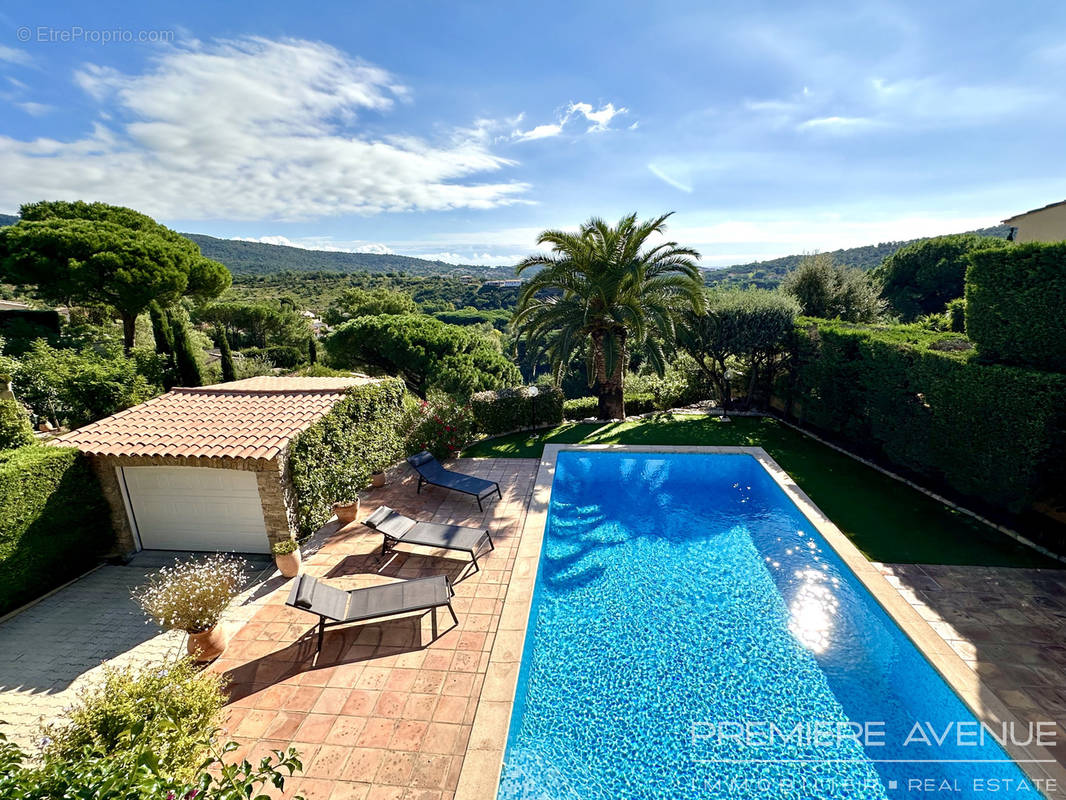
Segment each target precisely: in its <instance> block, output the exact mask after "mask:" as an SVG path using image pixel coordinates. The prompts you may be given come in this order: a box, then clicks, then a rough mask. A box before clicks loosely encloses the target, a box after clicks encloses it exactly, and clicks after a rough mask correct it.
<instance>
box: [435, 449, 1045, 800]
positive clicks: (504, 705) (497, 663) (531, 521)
mask: <svg viewBox="0 0 1066 800" xmlns="http://www.w3.org/2000/svg"><path fill="white" fill-rule="evenodd" d="M582 451H584V452H594V451H615V452H630V453H706V454H719V455H750V456H753V457H754V458H755V459H756V460H757V461H758V462H759V463H760V464H761V465H762V467H763V468H764V469H765V470H766V471H767V473H769V475H770V477H771V478H773V480H774V482H775V483H777V485H778V486H780V487H781V489H782V491H784V492H785V494H786V495H787V496H788V497H789V499H790V500H792V502H793V503H795V505H796V507H797V508H798V509H799V510H800V512H801V513H802V514H803V515H804V516H805V517H806V518H807V520H808V521H809V522H810V523H811V524H812V525H813V526H814V527H815V529H816V530H817V531H818V532H819V533H820V534H821V535H822V537H823V538H824V539H825V540H826V541H827V542H828V543H829V545H830V546H831V547H832V548H833V550H835V551H836V553H837V555H838V556H840V558H841V560H843V561H844V563H845V564H846V565H847V566H848V568H849V569H850V570H851V571H852V572H853V573H854V574H855V575H856V576H857V577H858V579H859V580H860V581H861V582H862V584H863V586H865V587H866V590H867V591H868V592H870V594H871V595H872V596H873V597H874V599H875V600H876V601H877V602H878V604H879V605H880V606H881V607H882V608H883V609H884V611H885V613H886V614H888V616H889V617H890V618H891V619H892V620H893V621H894V622H895V623H896V624H897V625H898V626H899V628H900V629H901V630H902V631H903V633H904V634H905V635H906V636H907V638H909V639H910V640H911V642H912V643H913V644H914V646H915V647H916V648H918V651H919V652H920V653H921V654H922V655H923V656H924V657H925V658H926V660H927V661H928V662H929V663H930V664H931V665H932V666H933V668H934V669H935V670H936V671H937V673H939V674H940V676H941V677H942V678H943V679H944V681H945V682H946V683H947V684H948V686H949V687H951V689H952V691H954V692H955V694H957V695H958V696H959V698H960V699H961V700H962V701H963V704H964V705H966V707H967V708H968V709H969V710H970V712H971V713H972V714H973V715H974V717H975V718H976V719H977V720H979V721H980V722H983V723H986V724H987V725H989V726H990V727H992V728H993V729H995V728H996V727H997V726H1000V725H1002V724H1003V723H1006V724H1008V725H1010V724H1014V725H1016V726H1020V725H1023V724H1024V723H1023V721H1022V720H1019V719H1018V718H1017V717H1016V716H1015V715H1014V714H1013V713H1012V712H1011V711H1010V710H1009V709H1008V708H1007V706H1006V705H1005V704H1004V703H1003V702H1002V701H1001V700H1000V699H999V698H998V697H997V696H996V695H995V694H994V693H993V692H992V690H991V689H990V688H989V687H988V686H987V685H986V684H985V683H984V682H983V681H982V680H981V678H980V676H979V675H977V673H976V672H974V671H973V670H972V669H971V668H970V667H969V666H967V665H966V663H965V662H964V661H963V660H962V658H960V657H959V655H958V654H957V653H956V652H955V651H954V650H952V648H951V646H950V645H949V644H948V643H947V642H946V641H945V640H944V639H943V638H941V636H940V635H939V634H938V633H937V632H936V631H935V630H934V629H933V627H932V626H931V625H930V624H929V622H928V621H926V620H925V619H923V618H922V616H921V615H920V614H919V613H918V612H917V611H916V610H915V609H914V607H913V606H911V604H910V603H908V602H907V601H906V599H904V597H903V596H902V595H901V594H900V593H899V591H898V590H897V589H896V588H895V587H894V586H892V584H891V583H889V582H888V580H887V579H886V578H885V576H884V575H882V574H881V572H879V571H878V570H877V568H876V567H874V565H873V564H871V563H870V562H869V561H868V560H867V559H866V557H865V556H863V554H862V553H861V552H860V551H859V549H858V548H857V547H856V546H855V545H854V544H853V543H852V542H851V540H850V539H848V538H847V536H845V535H844V533H843V532H842V531H841V530H840V529H839V528H838V527H837V526H836V525H835V524H834V523H833V521H832V520H830V519H829V517H827V516H826V515H825V514H824V513H823V512H822V510H821V509H819V508H818V506H816V505H815V504H814V502H813V501H812V500H811V499H810V498H809V497H808V496H807V494H806V493H805V492H804V491H803V490H802V489H801V488H800V487H799V486H798V485H797V484H796V483H795V481H793V480H792V477H791V476H790V475H789V474H788V473H787V472H785V470H783V469H782V468H781V466H780V465H779V464H778V463H777V462H776V461H774V459H773V458H771V457H770V455H769V454H768V453H767V452H766V450H764V449H763V448H761V447H702V446H686V445H618V444H586V445H581V444H547V445H545V446H544V452H543V454H542V455H541V458H540V464H539V466H538V469H537V476H536V480H535V482H534V486H533V494H532V497H531V498H530V500H529V506H528V507H527V509H526V518H525V524H524V525H523V527H522V535H521V540H520V542H519V545H518V554H517V557H516V560H515V567H514V570H513V572H512V574H511V582H510V584H509V585H508V587H507V595H506V597H505V599H504V605H503V612H502V614H501V617H500V624H499V629H498V631H497V633H496V638H495V641H494V642H493V646H492V650H491V652H490V654H489V663H488V671H487V673H486V676H485V683H484V686H483V687H482V690H481V697H480V700H479V702H478V707H477V712H476V714H475V716H474V723H473V729H472V730H471V734H470V742H469V745H468V748H467V752H466V758H465V759H464V761H463V766H462V771H461V772H460V775H459V785H458V787H457V790H456V794H455V796H456V800H495V798H496V796H497V793H498V791H499V784H500V774H501V771H502V768H503V756H504V751H505V750H506V747H507V737H508V733H509V731H510V725H511V712H512V711H513V709H514V701H515V692H516V690H517V686H518V674H519V670H520V668H521V663H522V656H523V651H524V644H525V639H526V632H527V629H528V626H529V613H530V609H531V607H532V600H533V588H534V585H535V584H536V579H537V571H538V569H539V565H540V554H541V546H542V544H543V541H544V529H545V527H546V525H547V521H548V508H549V505H550V502H551V490H552V483H553V481H554V479H555V465H556V460H557V458H558V456H559V453H560V452H582ZM1004 749H1005V750H1006V751H1007V754H1008V755H1009V756H1010V757H1011V758H1012V759H1014V761H1015V763H1016V764H1017V766H1018V768H1019V769H1021V770H1022V771H1023V772H1024V773H1025V774H1026V775H1027V776H1028V777H1029V778H1030V779H1031V780H1032V781H1035V782H1038V783H1037V785H1046V783H1047V781H1049V780H1052V781H1055V782H1056V785H1057V786H1058V787H1060V788H1061V787H1066V768H1064V767H1063V766H1062V765H1061V764H1059V763H1058V761H1057V760H1055V758H1054V757H1053V756H1052V755H1051V753H1050V752H1048V751H1047V750H1046V749H1045V748H1043V747H1038V746H1036V745H1030V746H1019V745H1015V744H1014V743H1013V742H1008V743H1007V744H1006V745H1005V746H1004ZM1037 762H1039V763H1037Z"/></svg>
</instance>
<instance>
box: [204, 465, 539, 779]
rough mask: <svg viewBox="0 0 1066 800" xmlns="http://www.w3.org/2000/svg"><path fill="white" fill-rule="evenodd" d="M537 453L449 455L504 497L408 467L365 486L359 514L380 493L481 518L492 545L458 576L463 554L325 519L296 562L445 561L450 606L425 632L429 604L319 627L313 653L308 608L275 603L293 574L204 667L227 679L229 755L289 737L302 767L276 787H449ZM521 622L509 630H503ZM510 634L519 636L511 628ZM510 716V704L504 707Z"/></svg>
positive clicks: (337, 566)
mask: <svg viewBox="0 0 1066 800" xmlns="http://www.w3.org/2000/svg"><path fill="white" fill-rule="evenodd" d="M537 464H538V462H537V461H536V460H533V459H514V460H510V459H499V460H492V461H463V462H460V463H459V467H458V468H459V469H461V470H463V471H465V472H469V473H472V474H477V475H480V476H482V477H486V478H489V479H491V480H496V481H499V483H500V488H501V490H502V492H503V499H502V500H499V501H497V502H489V503H486V504H485V511H484V512H483V513H479V512H478V510H477V504H476V503H475V502H474V501H473V500H471V498H469V497H466V496H464V495H460V494H457V493H454V492H445V491H444V490H441V489H434V488H426V489H423V492H422V494H420V495H419V494H416V492H415V480H414V478H413V476H412V475H411V474H406V475H405V476H403V477H397V478H395V479H394V480H393V481H392V482H391V484H390V485H389V486H387V487H385V488H382V489H375V490H371V491H370V492H369V493H368V496H367V497H366V498H365V499H364V501H363V507H362V510H361V513H360V518H364V517H365V516H366V515H367V514H368V513H369V512H371V511H373V510H374V509H375V508H377V507H378V506H379V505H382V504H384V505H389V506H392V507H393V508H396V509H397V510H399V511H402V512H403V513H406V514H408V515H409V516H412V517H417V518H419V519H433V520H434V521H438V522H445V521H447V522H452V523H456V524H463V525H476V526H481V525H484V526H486V527H488V528H489V529H490V530H491V532H492V536H493V539H494V542H495V545H496V549H495V550H494V551H492V552H491V553H489V554H488V555H487V556H485V557H481V558H479V563H480V564H481V570H480V571H479V572H476V573H474V574H471V575H468V576H467V577H463V575H464V571H467V570H468V566H469V560H468V559H467V558H466V557H465V554H457V553H454V552H453V553H445V552H444V551H433V550H428V549H426V548H414V547H411V546H403V545H401V546H400V547H399V548H398V550H399V551H400V552H398V553H397V554H395V555H393V556H390V557H389V559H388V560H386V561H384V562H379V561H378V557H377V551H379V550H380V546H381V536H380V535H377V534H373V533H371V532H368V530H367V529H366V528H363V527H362V526H361V525H359V524H358V523H356V524H353V525H350V526H348V527H346V528H344V529H342V530H336V529H335V528H336V523H334V527H333V528H329V527H327V528H326V529H324V530H323V531H322V532H320V534H319V538H320V539H321V546H320V548H319V549H318V550H317V552H314V553H313V554H311V555H310V556H309V557H306V558H305V571H306V572H307V573H309V574H311V575H315V576H318V577H323V578H326V579H328V580H329V581H330V583H331V584H333V585H336V586H341V587H343V588H356V587H360V586H367V585H371V584H374V583H382V582H387V581H391V580H395V579H397V578H415V577H420V576H423V575H439V574H445V575H449V576H450V577H451V578H452V579H453V581H457V582H456V583H455V592H456V597H455V599H454V601H453V605H454V607H455V611H456V614H457V615H458V617H459V625H458V627H452V621H451V618H450V617H449V616H448V613H447V611H446V610H441V611H439V612H438V613H439V614H440V617H439V622H440V626H441V628H440V632H441V635H440V636H439V638H438V639H436V640H435V641H430V639H431V633H430V620H429V617H428V616H426V615H422V616H407V617H398V618H394V619H390V620H386V621H384V622H381V623H373V624H361V625H360V624H355V625H351V626H345V627H338V628H333V629H327V632H326V636H325V640H324V645H323V648H322V652H321V654H319V655H318V657H317V658H315V653H314V647H315V638H314V636H313V635H309V633H313V628H314V625H315V623H316V622H317V618H316V617H312V616H311V615H309V614H306V613H303V612H300V611H297V610H294V609H291V608H288V607H286V606H285V605H284V601H285V598H286V597H287V595H288V591H289V587H290V585H291V582H288V581H287V582H286V583H285V584H284V585H282V586H281V587H279V588H278V589H276V590H275V591H274V593H273V594H272V596H271V597H270V598H269V599H268V600H267V602H266V603H265V605H264V606H263V607H262V608H261V609H260V610H259V612H258V613H257V614H256V615H255V616H254V617H253V618H252V620H251V621H250V622H249V623H248V624H247V625H245V626H244V628H243V629H241V630H240V631H239V632H238V634H237V635H236V636H235V637H234V639H233V641H232V643H231V644H230V646H229V648H228V649H227V650H226V653H225V655H224V657H223V658H221V659H219V660H218V661H217V662H215V664H214V669H217V670H220V671H222V672H224V673H225V674H226V675H227V677H228V678H229V679H230V681H231V682H232V683H231V689H230V691H231V698H232V700H231V703H230V705H229V709H230V714H229V721H228V725H227V728H228V733H229V734H230V736H231V737H233V738H234V739H236V740H238V741H240V742H243V743H245V744H244V746H243V747H242V750H241V751H239V752H238V755H248V756H252V757H254V758H253V760H257V759H258V758H260V757H262V756H264V755H267V754H268V753H269V751H271V750H274V749H284V748H287V747H289V746H293V747H295V748H297V749H298V750H299V751H300V754H301V756H302V760H303V763H304V772H303V776H302V777H297V778H296V779H295V780H292V781H289V782H288V783H287V785H286V787H285V788H286V795H288V796H291V795H292V794H294V793H299V794H303V795H304V796H305V797H307V799H308V800H327V798H332V800H341V798H344V800H362V798H370V799H371V800H387V799H392V800H401V799H405V800H416V799H417V800H442V799H443V798H452V797H453V796H454V793H455V789H456V786H457V785H458V780H459V771H460V768H461V767H462V763H463V757H464V755H465V754H466V752H467V748H468V744H469V739H470V731H471V725H472V723H473V720H474V714H475V711H476V710H477V704H478V700H479V698H480V697H481V694H482V686H483V683H484V681H485V675H486V670H487V668H488V662H489V652H490V650H491V649H492V646H493V643H494V640H495V637H496V635H497V627H498V624H499V620H500V613H501V610H502V607H503V598H504V595H505V593H506V591H507V588H508V585H509V583H510V578H511V572H512V569H513V566H514V564H515V555H516V552H517V547H518V540H519V537H520V535H521V531H522V524H523V522H524V519H525V514H526V507H527V504H528V501H529V498H530V495H531V492H532V489H533V480H534V477H535V475H534V473H535V470H536V467H537ZM513 633H515V634H516V633H517V632H513ZM515 646H516V648H518V649H520V647H521V640H520V638H519V637H518V636H517V635H516V642H515ZM500 724H501V725H503V724H506V717H505V718H504V719H503V720H501V721H500Z"/></svg>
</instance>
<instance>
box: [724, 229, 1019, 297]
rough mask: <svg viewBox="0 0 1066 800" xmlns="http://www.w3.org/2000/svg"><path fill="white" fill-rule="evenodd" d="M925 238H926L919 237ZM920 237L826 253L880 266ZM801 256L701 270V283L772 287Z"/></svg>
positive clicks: (997, 232)
mask: <svg viewBox="0 0 1066 800" xmlns="http://www.w3.org/2000/svg"><path fill="white" fill-rule="evenodd" d="M971 233H976V234H977V235H978V236H994V237H997V238H1001V239H1005V238H1007V234H1009V233H1010V227H1009V226H1007V225H996V226H995V227H992V228H981V229H980V230H976V231H971ZM923 238H929V237H923ZM920 241H922V239H910V240H908V241H905V242H880V243H878V244H868V245H863V246H862V247H849V248H847V249H843V250H833V251H832V252H831V253H829V254H828V255H830V256H832V257H833V262H834V263H836V264H844V265H847V266H849V267H858V268H859V269H864V270H869V269H873V268H874V267H877V266H880V265H881V262H882V261H884V260H885V259H886V258H888V256H890V255H892V254H893V253H895V252H896V251H897V250H899V249H900V248H901V247H905V246H906V245H908V244H912V243H914V242H920ZM802 260H803V255H793V256H782V257H781V258H774V259H770V260H769V261H755V262H752V263H750V264H738V265H736V266H733V267H723V268H722V269H714V270H708V271H707V272H706V273H705V277H704V282H705V283H706V284H707V285H708V286H741V287H745V286H755V287H758V288H760V289H773V288H774V287H775V286H777V285H778V284H779V283H781V280H782V279H783V278H784V277H785V275H786V274H787V273H788V272H790V271H791V270H793V269H795V268H796V267H797V266H799V263H800V261H802Z"/></svg>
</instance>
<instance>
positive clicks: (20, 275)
mask: <svg viewBox="0 0 1066 800" xmlns="http://www.w3.org/2000/svg"><path fill="white" fill-rule="evenodd" d="M20 213H21V219H20V220H19V222H18V223H17V224H16V225H12V226H9V227H5V228H0V277H3V279H4V280H6V281H8V282H10V283H16V284H33V285H35V286H36V287H37V291H38V292H39V294H40V295H41V296H42V297H43V298H45V299H47V300H49V301H51V302H56V303H67V304H85V305H104V306H107V307H109V308H112V309H114V311H115V312H116V313H117V314H118V315H119V317H121V319H122V323H123V341H124V344H125V347H126V350H127V351H129V350H130V349H131V348H132V347H133V336H134V330H135V323H136V319H137V315H138V314H140V313H141V312H143V311H144V310H145V309H147V308H148V306H149V304H150V303H151V302H152V301H153V300H154V301H156V302H158V303H160V304H161V305H168V304H170V303H173V302H174V301H176V300H177V299H178V298H179V297H182V296H192V297H197V298H200V299H206V298H210V297H216V296H218V295H219V294H221V293H222V292H223V291H225V289H226V288H227V287H228V286H229V285H230V274H229V271H228V270H227V269H226V268H225V267H224V266H223V265H222V264H219V263H218V262H216V261H211V260H210V259H206V258H204V257H203V255H201V253H200V249H199V248H198V247H197V246H196V245H195V244H194V243H193V242H191V241H190V240H188V239H186V238H185V237H183V236H181V235H180V234H178V233H176V232H174V231H172V230H170V229H169V228H167V227H165V226H163V225H160V224H159V223H158V222H156V221H155V220H153V219H152V218H151V217H148V216H145V215H144V214H140V213H138V212H136V211H134V210H132V209H129V208H123V207H121V206H111V205H107V204H105V203H85V202H81V201H78V202H73V203H70V202H42V203H31V204H27V205H24V206H22V208H21V210H20Z"/></svg>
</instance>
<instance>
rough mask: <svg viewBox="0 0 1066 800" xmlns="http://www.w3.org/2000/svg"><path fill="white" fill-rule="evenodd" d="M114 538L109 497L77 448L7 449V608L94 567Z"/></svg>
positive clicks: (2, 501) (2, 600) (3, 488)
mask: <svg viewBox="0 0 1066 800" xmlns="http://www.w3.org/2000/svg"><path fill="white" fill-rule="evenodd" d="M113 538H114V534H113V532H112V530H111V517H110V512H109V510H108V506H107V502H106V501H105V500H104V496H103V494H102V493H101V491H100V485H99V483H98V482H97V480H96V476H95V475H93V474H92V471H91V470H90V469H89V465H88V463H87V462H86V460H85V457H84V456H82V455H81V453H79V452H78V451H77V450H75V449H73V448H68V447H45V446H37V445H31V446H29V447H22V448H20V449H18V450H11V451H7V452H5V453H3V454H0V614H3V613H4V612H6V611H10V610H11V609H12V608H14V607H16V606H18V605H20V604H21V603H24V602H26V601H27V600H30V599H32V598H34V597H37V596H38V595H40V594H43V593H44V592H47V591H48V590H49V589H52V588H53V587H55V586H58V585H59V584H61V583H63V582H64V581H67V580H70V579H71V578H73V577H75V576H76V575H78V574H79V573H81V572H83V571H85V570H86V569H88V568H89V567H91V566H92V565H93V564H95V563H96V561H97V559H98V558H99V556H100V555H101V554H102V553H103V552H104V551H105V550H106V549H107V548H108V547H109V546H110V544H111V542H112V541H113Z"/></svg>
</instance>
